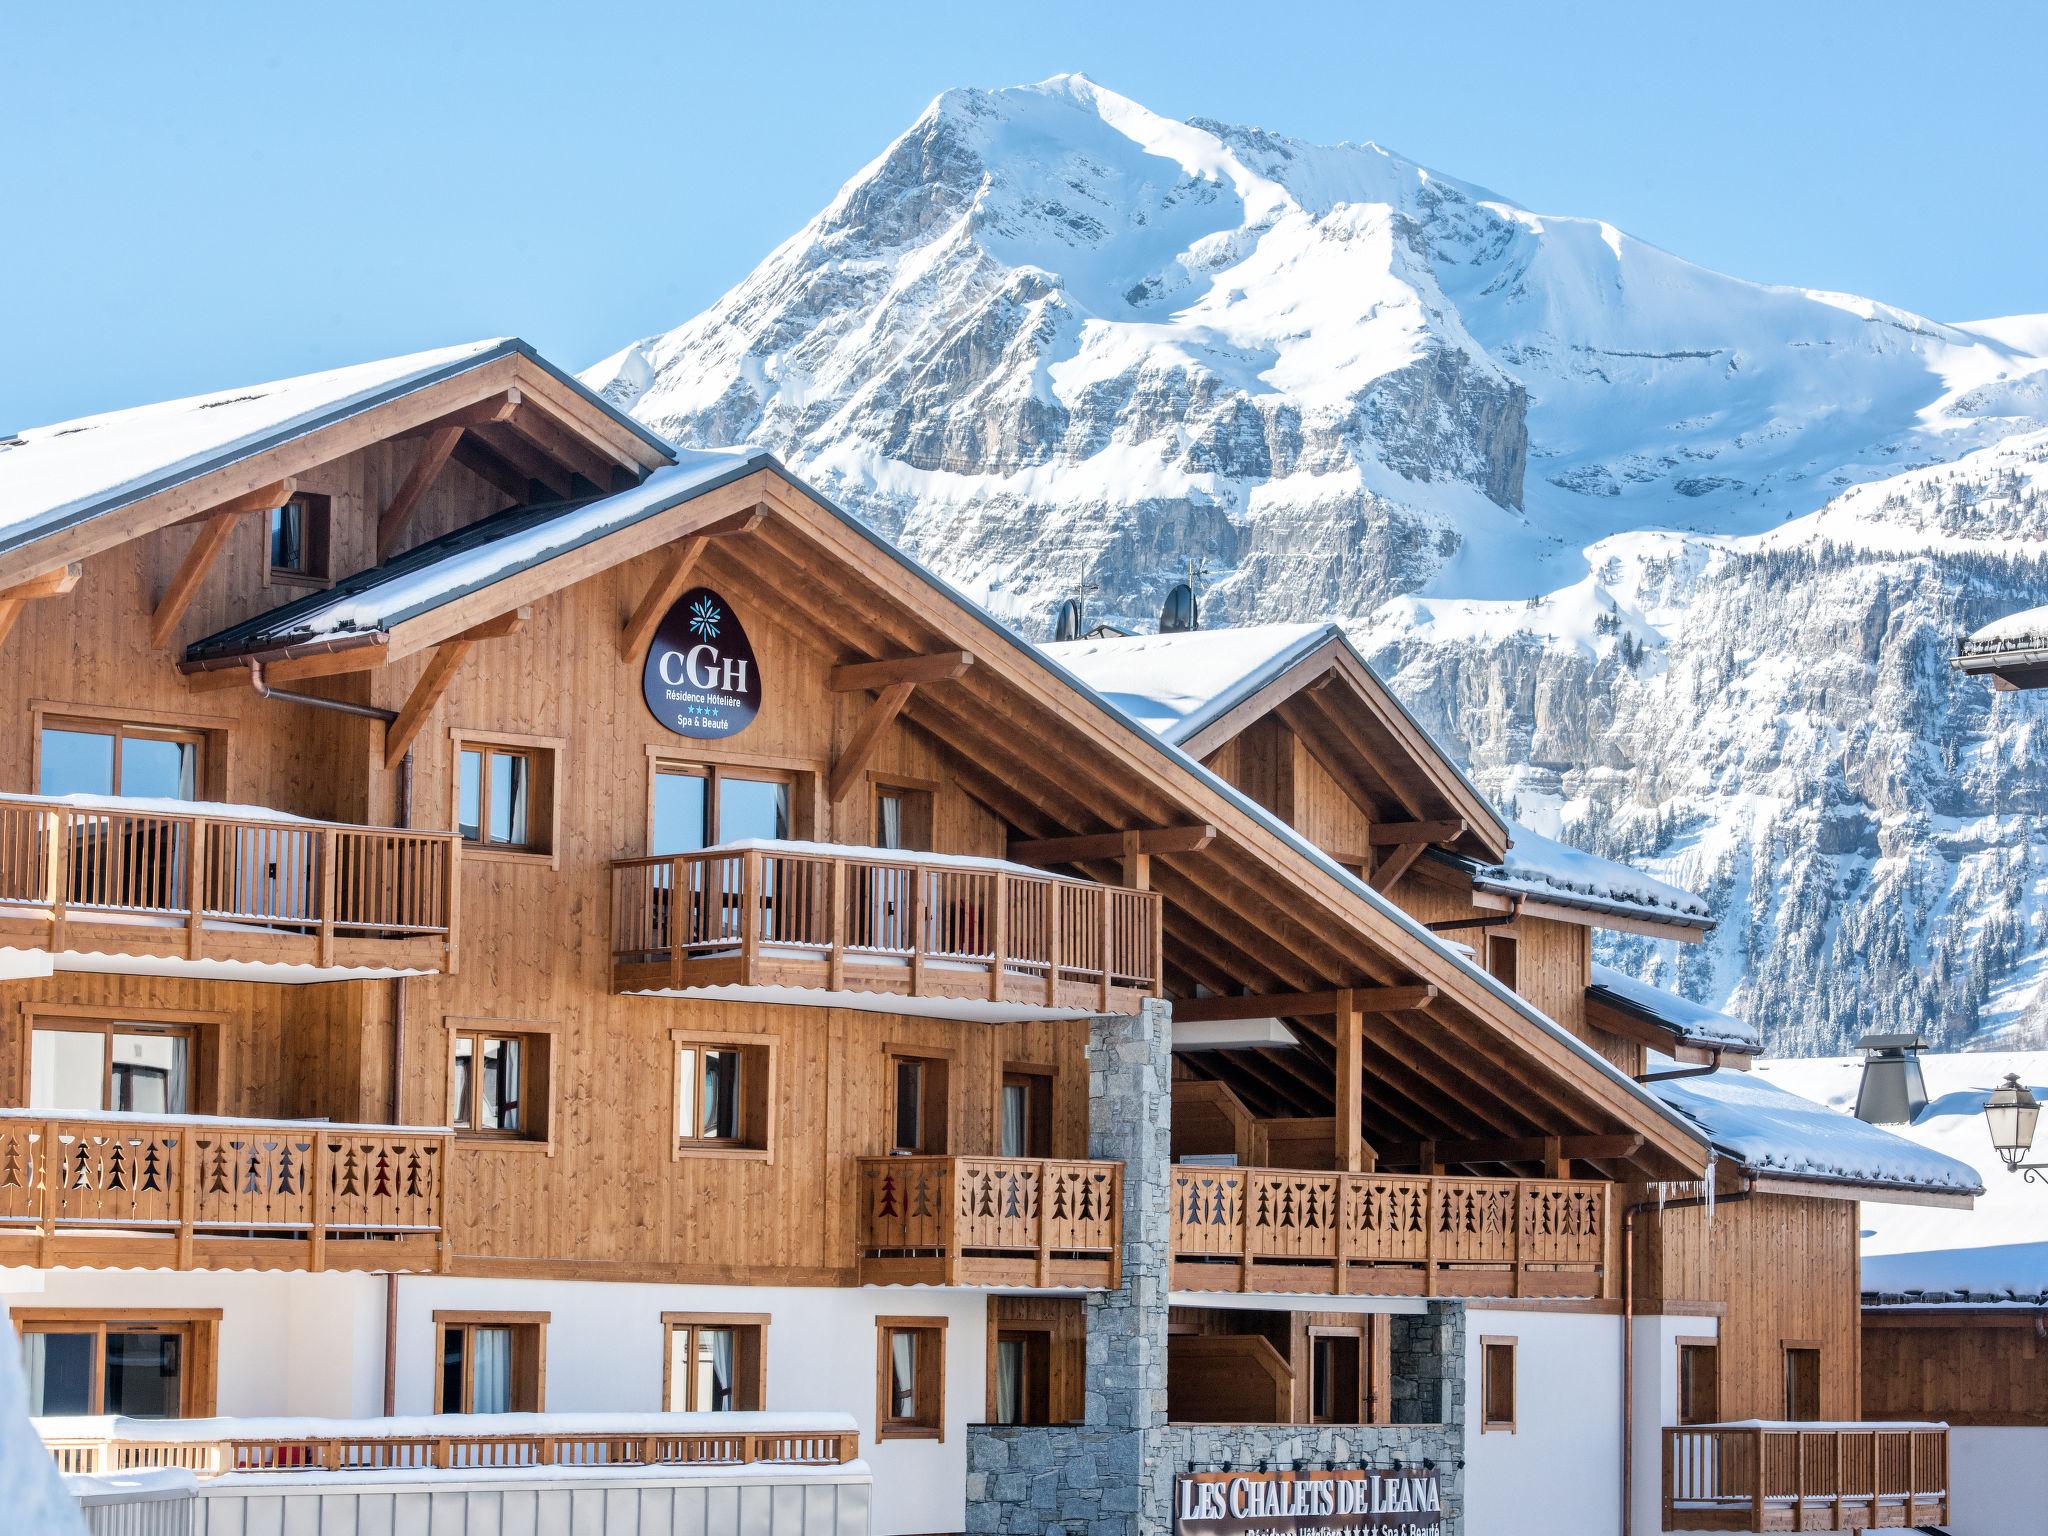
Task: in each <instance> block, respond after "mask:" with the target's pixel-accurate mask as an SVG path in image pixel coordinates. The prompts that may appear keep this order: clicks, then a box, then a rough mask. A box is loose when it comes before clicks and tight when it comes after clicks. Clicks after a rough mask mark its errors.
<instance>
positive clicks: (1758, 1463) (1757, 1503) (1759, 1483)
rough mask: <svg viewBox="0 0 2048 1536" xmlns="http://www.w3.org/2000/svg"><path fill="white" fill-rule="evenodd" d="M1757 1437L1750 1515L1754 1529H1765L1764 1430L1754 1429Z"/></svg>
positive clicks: (1754, 1434) (1752, 1470) (1751, 1475)
mask: <svg viewBox="0 0 2048 1536" xmlns="http://www.w3.org/2000/svg"><path fill="white" fill-rule="evenodd" d="M1750 1433H1751V1434H1752V1435H1753V1436H1755V1438H1756V1460H1755V1461H1754V1462H1753V1463H1752V1464H1751V1468H1750V1477H1751V1480H1752V1486H1751V1487H1750V1490H1749V1517H1750V1526H1749V1528H1750V1529H1751V1530H1752V1531H1760V1530H1762V1529H1764V1432H1763V1431H1762V1430H1760V1429H1753V1430H1751V1431H1750Z"/></svg>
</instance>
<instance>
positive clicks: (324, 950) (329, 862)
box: [320, 827, 336, 965]
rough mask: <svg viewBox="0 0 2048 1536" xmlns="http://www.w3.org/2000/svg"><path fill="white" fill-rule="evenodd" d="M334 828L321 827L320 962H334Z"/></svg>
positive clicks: (326, 963) (325, 963)
mask: <svg viewBox="0 0 2048 1536" xmlns="http://www.w3.org/2000/svg"><path fill="white" fill-rule="evenodd" d="M335 886H336V881H335V871H334V828H332V827H322V828H321V829H320V964H322V965H332V964H334V900H335V896H334V893H335Z"/></svg>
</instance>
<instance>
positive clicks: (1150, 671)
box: [1040, 624, 1343, 745]
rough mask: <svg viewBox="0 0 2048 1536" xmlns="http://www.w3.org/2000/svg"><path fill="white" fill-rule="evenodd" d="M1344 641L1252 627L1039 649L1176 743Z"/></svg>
mask: <svg viewBox="0 0 2048 1536" xmlns="http://www.w3.org/2000/svg"><path fill="white" fill-rule="evenodd" d="M1342 635H1343V631H1342V630H1340V629H1339V628H1338V627H1337V626H1336V625H1334V624H1248V625H1246V626H1244V627H1243V628H1241V629H1190V630H1183V631H1180V632H1178V633H1176V634H1169V635H1121V636H1115V637H1112V638H1105V639H1100V640H1061V641H1047V642H1044V643H1043V644H1042V645H1041V647H1040V649H1042V650H1044V651H1045V652H1046V653H1047V654H1048V655H1050V656H1052V657H1054V658H1055V659H1056V660H1057V661H1058V662H1059V663H1060V665H1061V666H1063V667H1065V668H1066V669H1067V670H1068V671H1070V672H1072V673H1074V674H1075V676H1077V677H1079V678H1080V679H1081V680H1082V681H1083V682H1085V683H1087V684H1088V686H1089V687H1091V688H1093V689H1094V690H1095V691H1096V692H1097V693H1099V694H1101V695H1102V696H1103V697H1104V698H1106V699H1108V700H1109V701H1110V702H1111V703H1113V704H1115V705H1116V706H1117V708H1119V709H1121V710H1122V711H1123V712H1124V713H1125V714H1127V715H1129V716H1130V717H1131V718H1132V719H1133V720H1136V721H1137V722H1138V723H1139V724H1141V725H1143V726H1145V727H1147V728H1148V729H1150V730H1152V731H1155V732H1157V733H1158V735H1159V736H1160V738H1161V739H1162V740H1165V741H1170V742H1173V743H1175V744H1176V745H1178V744H1179V743H1181V742H1183V741H1186V740H1187V739H1188V738H1189V737H1190V736H1192V735H1194V734H1195V732H1197V731H1199V730H1201V729H1202V727H1203V726H1205V725H1207V724H1208V723H1209V722H1210V721H1212V720H1214V719H1216V718H1217V717H1218V716H1220V715H1222V714H1224V713H1226V712H1227V711H1229V710H1230V709H1232V708H1234V707H1235V706H1236V705H1237V704H1239V703H1240V702H1241V701H1243V700H1245V699H1247V698H1250V697H1251V696H1252V695H1253V694H1254V693H1257V692H1258V691H1259V689H1261V688H1263V687H1265V685H1266V684H1267V683H1269V682H1271V681H1272V680H1273V679H1274V678H1276V677H1278V676H1280V675H1281V674H1282V673H1283V672H1285V671H1286V670H1287V669H1288V668H1289V667H1290V666H1292V665H1293V664H1294V663H1295V662H1297V661H1299V660H1300V659H1301V658H1302V657H1303V656H1306V655H1307V654H1308V653H1309V652H1310V651H1313V650H1314V649H1316V647H1318V646H1320V645H1322V644H1324V643H1325V642H1326V641H1328V640H1330V639H1332V638H1338V637H1341V636H1342Z"/></svg>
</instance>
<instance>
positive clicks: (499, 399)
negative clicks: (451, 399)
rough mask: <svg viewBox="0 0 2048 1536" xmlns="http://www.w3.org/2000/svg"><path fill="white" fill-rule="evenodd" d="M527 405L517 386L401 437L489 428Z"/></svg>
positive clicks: (461, 407) (458, 409)
mask: <svg viewBox="0 0 2048 1536" xmlns="http://www.w3.org/2000/svg"><path fill="white" fill-rule="evenodd" d="M525 404H526V397H525V396H524V395H523V394H521V393H520V391H519V386H518V385H516V384H515V385H513V386H512V387H511V388H510V389H507V390H506V391H505V392H504V393H503V394H500V395H492V396H491V397H490V398H489V399H488V400H478V401H476V402H474V403H473V404H470V405H465V406H460V407H458V408H457V409H455V410H452V411H450V412H448V413H447V414H446V415H444V416H436V417H435V418H434V419H433V420H432V421H429V422H426V423H424V424H423V425H421V426H417V427H414V428H413V429H412V430H411V431H410V432H406V433H402V434H401V436H405V437H431V436H435V435H437V434H439V433H441V432H444V431H446V430H447V429H448V428H449V427H488V426H491V425H493V424H495V423H497V422H501V421H510V420H511V419H512V416H513V413H514V412H516V411H517V410H519V408H520V407H521V406H523V405H525Z"/></svg>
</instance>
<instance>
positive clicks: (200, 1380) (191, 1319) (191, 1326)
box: [8, 1307, 221, 1419]
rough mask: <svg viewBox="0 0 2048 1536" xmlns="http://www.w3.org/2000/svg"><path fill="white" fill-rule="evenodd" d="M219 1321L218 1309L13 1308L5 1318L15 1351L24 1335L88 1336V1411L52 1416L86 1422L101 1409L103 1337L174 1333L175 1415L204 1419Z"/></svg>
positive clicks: (211, 1406) (211, 1408)
mask: <svg viewBox="0 0 2048 1536" xmlns="http://www.w3.org/2000/svg"><path fill="white" fill-rule="evenodd" d="M220 1319H221V1309H220V1308H219V1307H17V1308H15V1309H13V1310H12V1312H11V1313H10V1315H9V1319H8V1320H9V1321H10V1322H12V1323H13V1324H14V1336H15V1347H16V1348H17V1349H18V1348H20V1347H21V1339H22V1336H23V1335H25V1334H29V1333H90V1334H92V1335H93V1336H94V1343H93V1365H92V1408H91V1410H90V1411H89V1412H88V1413H86V1414H82V1415H70V1414H60V1415H52V1417H59V1418H70V1417H81V1418H89V1417H92V1416H93V1415H97V1414H102V1413H103V1412H104V1411H105V1408H106V1385H107V1335H108V1334H109V1333H175V1334H177V1335H179V1336H180V1337H181V1338H183V1339H184V1341H185V1343H184V1361H183V1363H182V1366H181V1369H180V1373H179V1374H180V1379H179V1382H178V1413H177V1417H178V1418H180V1419H209V1418H212V1417H213V1416H214V1412H215V1394H216V1391H217V1389H218V1385H219V1377H220Z"/></svg>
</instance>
